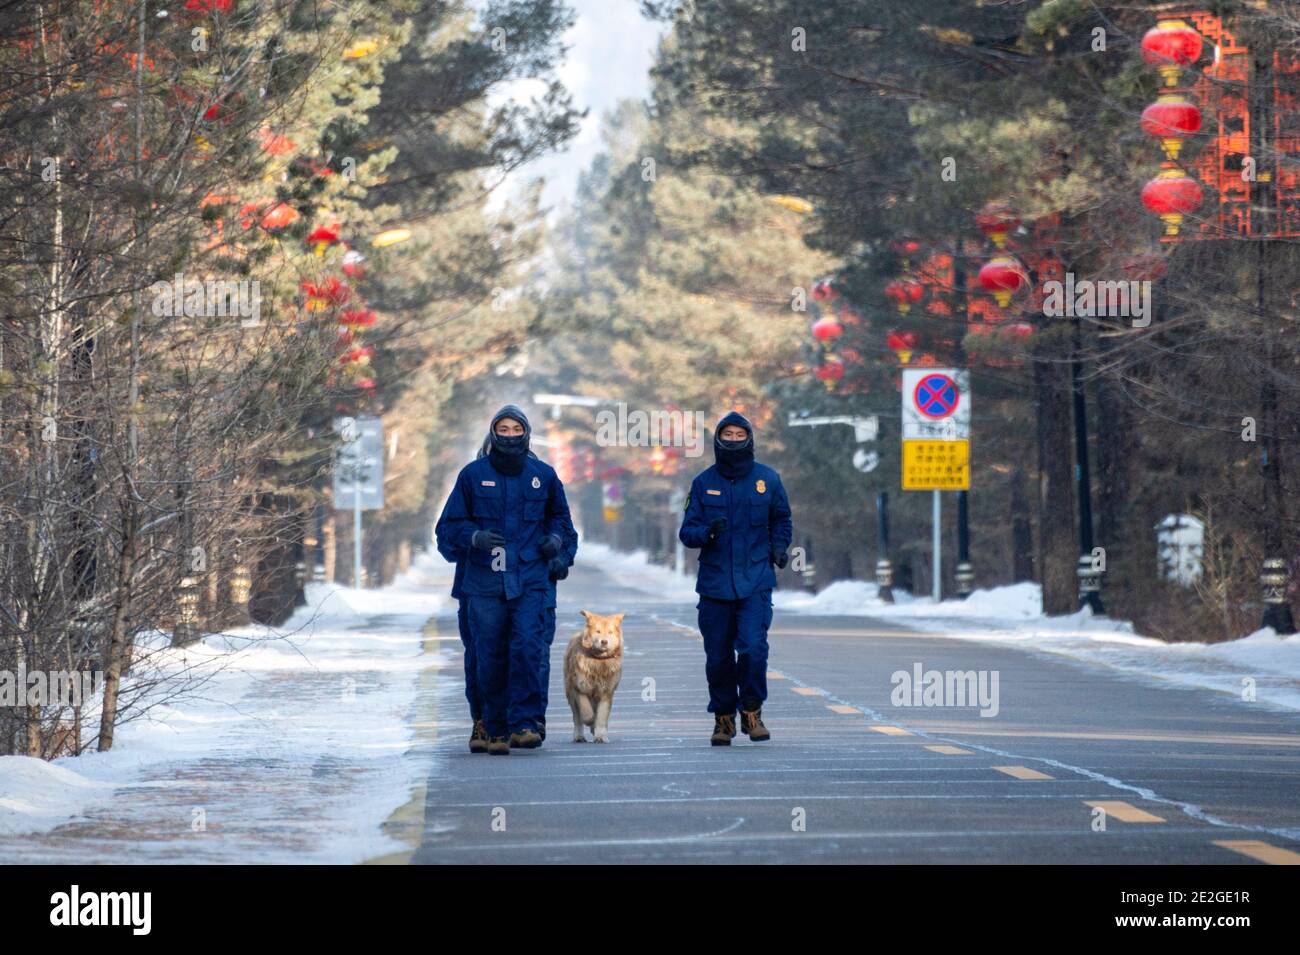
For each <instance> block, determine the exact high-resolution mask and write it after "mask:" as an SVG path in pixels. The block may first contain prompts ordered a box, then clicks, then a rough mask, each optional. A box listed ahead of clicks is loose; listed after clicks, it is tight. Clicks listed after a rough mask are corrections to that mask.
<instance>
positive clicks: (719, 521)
mask: <svg viewBox="0 0 1300 955" xmlns="http://www.w3.org/2000/svg"><path fill="white" fill-rule="evenodd" d="M726 529H727V519H726V518H725V517H715V518H714V519H713V520H711V521H709V540H711V541H712V540H717V539H718V537H719V536H720V535H721V534H722V532H723V531H725V530H726Z"/></svg>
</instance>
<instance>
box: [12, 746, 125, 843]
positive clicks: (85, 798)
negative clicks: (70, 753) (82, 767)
mask: <svg viewBox="0 0 1300 955" xmlns="http://www.w3.org/2000/svg"><path fill="white" fill-rule="evenodd" d="M65 762H66V761H65ZM112 788H113V787H112V786H111V784H108V783H97V782H93V781H92V780H89V779H85V778H84V777H81V776H78V775H77V774H76V773H74V772H73V771H72V770H70V769H67V768H65V767H64V766H56V765H54V764H52V763H47V762H45V761H44V760H40V759H32V758H31V757H30V756H0V836H9V835H20V834H24V833H29V832H41V831H44V830H47V829H52V828H53V827H55V826H57V825H60V824H61V823H63V822H65V821H67V820H68V819H70V818H72V817H73V816H75V815H77V814H78V813H81V812H83V811H84V810H85V809H86V808H87V807H89V806H92V805H94V804H95V803H97V802H100V801H103V800H104V799H107V798H109V797H110V796H111V795H112Z"/></svg>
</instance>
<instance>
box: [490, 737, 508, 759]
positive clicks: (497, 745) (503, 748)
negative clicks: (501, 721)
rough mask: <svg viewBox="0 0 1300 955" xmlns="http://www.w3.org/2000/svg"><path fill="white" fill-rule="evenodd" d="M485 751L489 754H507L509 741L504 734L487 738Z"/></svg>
mask: <svg viewBox="0 0 1300 955" xmlns="http://www.w3.org/2000/svg"><path fill="white" fill-rule="evenodd" d="M487 751H488V755H489V756H509V755H510V742H509V740H507V739H506V738H505V737H504V736H493V737H492V738H491V739H489V740H488V744H487Z"/></svg>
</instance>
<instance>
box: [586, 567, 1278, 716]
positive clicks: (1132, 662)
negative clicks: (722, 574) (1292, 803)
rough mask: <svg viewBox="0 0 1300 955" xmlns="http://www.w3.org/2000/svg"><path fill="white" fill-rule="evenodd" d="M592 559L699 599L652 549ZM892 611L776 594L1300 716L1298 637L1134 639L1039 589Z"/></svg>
mask: <svg viewBox="0 0 1300 955" xmlns="http://www.w3.org/2000/svg"><path fill="white" fill-rule="evenodd" d="M584 556H585V557H586V558H587V559H588V560H590V561H592V562H593V563H595V564H597V565H598V566H600V568H601V569H603V570H607V571H609V572H610V574H611V576H613V577H614V578H615V579H616V580H618V581H619V582H620V583H622V584H625V585H626V586H629V587H634V588H637V589H640V590H645V591H648V592H651V593H656V594H661V595H665V596H668V597H670V598H671V599H688V598H689V599H690V600H691V601H692V602H694V600H695V593H694V581H693V580H692V579H691V578H681V577H678V576H677V575H676V574H674V573H673V572H672V571H671V570H669V569H668V568H666V567H659V566H656V565H652V564H650V563H649V562H648V560H647V557H646V554H645V553H644V552H640V551H638V552H636V553H633V554H627V553H618V552H615V551H611V550H610V549H609V548H608V547H603V546H601V545H597V544H584V545H583V546H582V548H581V549H580V551H579V560H581V559H583V558H584ZM895 599H896V602H895V603H893V604H887V603H885V602H883V601H882V600H880V598H879V596H878V595H877V591H876V585H875V584H874V583H867V582H864V581H858V580H841V581H836V582H835V583H833V584H831V585H830V586H829V587H827V588H825V589H824V590H822V591H821V592H820V593H818V594H816V595H813V594H809V593H806V592H804V591H796V590H778V591H776V593H775V594H773V603H774V604H775V606H776V608H777V609H778V610H781V611H783V612H785V613H798V614H816V615H824V616H853V617H870V618H874V619H877V620H884V621H888V622H890V623H894V624H898V625H899V626H904V627H910V628H913V629H917V630H934V631H941V632H942V633H943V634H944V636H947V637H951V638H953V639H955V640H986V641H992V642H998V643H1005V644H1009V645H1013V646H1018V647H1020V648H1022V649H1025V650H1031V651H1037V652H1047V653H1056V654H1060V655H1062V656H1066V657H1070V658H1072V659H1076V660H1080V661H1083V662H1087V663H1092V664H1099V665H1104V666H1108V667H1113V668H1115V669H1118V670H1121V671H1124V672H1127V673H1131V674H1134V675H1137V676H1145V677H1154V678H1156V679H1162V680H1169V681H1171V682H1175V683H1180V684H1184V685H1187V686H1195V687H1201V688H1205V689H1211V690H1218V691H1221V692H1224V693H1230V694H1233V695H1234V696H1238V697H1240V696H1241V695H1242V692H1243V689H1244V684H1243V681H1246V680H1253V681H1254V690H1255V693H1256V696H1257V699H1258V700H1259V701H1260V702H1262V703H1266V704H1271V705H1273V706H1278V707H1282V708H1285V709H1291V710H1300V634H1294V635H1292V636H1289V637H1278V636H1277V635H1276V634H1275V633H1274V632H1273V631H1272V630H1260V631H1257V632H1256V633H1252V634H1251V635H1250V636H1247V637H1243V638H1241V639H1239V640H1230V641H1227V642H1224V643H1209V644H1207V643H1166V642H1164V641H1163V640H1155V639H1152V638H1150V637H1144V636H1141V635H1139V634H1136V633H1134V632H1133V627H1132V625H1131V624H1129V623H1127V622H1126V621H1120V620H1110V619H1107V618H1105V617H1096V618H1094V617H1093V616H1092V615H1091V613H1090V612H1089V611H1080V612H1079V613H1075V614H1070V615H1068V616H1064V617H1045V616H1044V615H1043V613H1042V609H1041V608H1042V599H1041V596H1040V591H1039V587H1038V585H1037V584H1032V583H1020V584H1013V585H1011V586H1008V587H994V588H991V589H988V590H977V591H975V592H974V593H972V594H971V595H970V596H969V597H968V598H967V599H966V600H946V601H944V602H942V603H940V604H935V603H934V602H933V600H931V599H930V598H928V597H914V596H912V595H911V594H908V593H906V592H902V591H898V592H896V596H895Z"/></svg>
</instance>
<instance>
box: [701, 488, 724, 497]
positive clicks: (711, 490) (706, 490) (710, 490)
mask: <svg viewBox="0 0 1300 955" xmlns="http://www.w3.org/2000/svg"><path fill="white" fill-rule="evenodd" d="M704 493H705V494H716V495H717V496H718V497H722V492H721V491H715V490H713V488H711V487H710V488H705V490H704Z"/></svg>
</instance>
